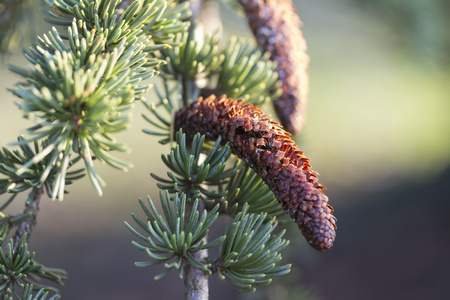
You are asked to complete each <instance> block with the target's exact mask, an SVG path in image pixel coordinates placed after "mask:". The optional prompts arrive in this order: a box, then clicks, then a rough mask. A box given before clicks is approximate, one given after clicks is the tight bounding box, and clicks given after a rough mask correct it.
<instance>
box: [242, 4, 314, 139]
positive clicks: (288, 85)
mask: <svg viewBox="0 0 450 300" xmlns="http://www.w3.org/2000/svg"><path fill="white" fill-rule="evenodd" d="M239 2H240V3H241V5H242V7H243V8H244V11H245V13H246V15H247V18H248V22H249V25H250V28H251V30H252V31H253V34H254V35H255V37H256V40H257V42H258V44H259V45H260V46H261V47H262V48H263V49H265V50H266V51H269V52H270V55H271V59H272V60H274V61H276V62H277V63H278V75H279V79H280V80H281V82H282V84H283V85H282V88H283V94H282V95H281V97H280V98H278V99H276V100H275V101H274V106H275V110H276V112H277V115H278V118H279V119H280V121H281V124H282V125H283V126H284V128H286V129H287V130H288V131H289V132H291V133H293V134H296V133H298V132H299V131H300V130H301V129H302V126H303V124H304V122H305V113H306V104H307V98H308V91H309V75H308V63H309V56H308V54H307V53H306V41H305V39H304V38H303V34H302V32H301V30H300V26H301V21H300V19H299V17H298V16H297V14H296V10H295V7H294V5H293V4H292V2H291V0H239Z"/></svg>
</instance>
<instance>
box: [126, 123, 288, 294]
mask: <svg viewBox="0 0 450 300" xmlns="http://www.w3.org/2000/svg"><path fill="white" fill-rule="evenodd" d="M205 146H206V147H205ZM203 152H205V153H203ZM230 156H231V155H230V148H229V146H228V145H224V146H223V145H221V139H220V138H219V139H218V140H217V141H216V142H215V143H214V144H210V145H208V144H206V143H205V136H204V135H200V134H197V135H195V136H194V138H193V140H192V143H191V144H188V142H187V140H186V136H185V134H183V133H182V131H181V130H180V131H179V132H177V134H176V144H175V146H174V147H172V149H171V151H170V154H168V155H163V156H162V159H163V161H164V162H165V164H166V165H167V167H168V168H169V169H170V171H169V172H168V177H169V179H164V178H161V177H159V176H157V175H154V174H152V176H153V177H154V178H155V179H156V180H158V181H159V183H158V187H159V188H160V189H164V191H161V194H160V197H161V207H162V210H163V214H159V213H158V211H157V209H156V206H155V205H154V204H153V202H152V201H151V199H150V198H149V199H148V204H149V206H150V209H148V208H147V207H146V205H145V204H144V202H143V201H142V200H139V202H140V205H141V208H142V210H143V211H144V213H145V215H146V216H147V222H144V221H142V220H141V219H139V218H138V217H137V216H136V215H135V214H132V217H133V219H134V221H135V222H136V223H137V225H138V226H139V227H140V228H141V229H142V230H144V231H145V235H144V234H141V233H139V232H138V231H137V230H135V229H134V228H133V227H132V226H131V225H130V224H128V223H126V226H127V227H128V229H129V230H130V231H131V232H132V233H133V234H134V235H135V236H137V237H138V238H139V239H140V242H139V243H138V242H133V245H134V246H135V247H136V248H138V249H139V250H142V251H145V253H146V254H147V255H148V256H150V257H151V260H149V261H143V262H137V263H136V265H137V266H140V267H144V266H154V265H157V264H164V268H165V270H164V271H163V272H162V273H160V274H159V275H157V276H156V277H155V279H160V278H161V277H163V276H164V275H165V274H167V273H168V272H169V271H170V270H172V269H177V270H178V274H179V277H180V278H182V277H183V275H184V273H183V272H184V271H183V270H184V269H183V268H182V266H183V265H184V264H186V263H189V264H191V265H192V266H194V267H195V268H197V269H199V270H202V271H203V272H205V273H206V274H212V273H216V272H217V273H218V275H219V277H220V278H222V279H227V281H228V282H230V283H231V284H232V285H233V286H234V287H236V288H237V289H239V290H241V291H244V292H253V291H254V290H255V286H258V285H264V284H268V283H270V282H271V280H272V278H273V277H275V276H279V275H283V274H286V273H288V272H289V268H290V265H283V266H279V264H278V263H279V261H280V259H281V254H280V253H279V251H280V250H282V249H283V248H284V247H285V246H286V245H287V244H288V241H287V240H284V239H282V236H283V234H284V231H282V232H281V233H280V234H278V235H273V234H272V232H273V231H274V229H275V227H276V224H277V221H276V216H277V215H279V214H281V213H284V211H283V210H280V209H279V208H277V207H275V202H277V200H276V199H275V198H274V196H273V194H272V193H271V192H270V190H268V188H267V186H265V185H264V183H262V181H261V178H259V177H258V176H257V175H256V174H255V173H254V172H253V171H251V170H249V168H248V166H247V165H246V164H245V163H243V162H237V163H235V166H234V167H232V168H228V169H227V168H226V165H227V161H228V160H229V158H230ZM200 161H201V163H200ZM175 174H176V175H175ZM211 185H213V186H216V189H213V190H211V189H210V188H207V187H208V186H211ZM170 194H172V195H173V196H172V197H171V196H170ZM200 202H203V203H204V204H205V208H206V209H204V210H203V211H201V210H200V209H199V203H200ZM189 203H191V204H192V211H191V212H190V217H189V219H188V220H186V219H187V217H186V219H185V210H186V205H187V204H189ZM277 205H278V207H279V204H278V203H277ZM265 210H267V211H268V212H269V213H270V214H271V215H272V217H271V219H269V218H268V217H267V215H268V214H267V213H265V212H264V211H265ZM258 212H259V213H258ZM219 213H223V214H229V215H231V216H232V217H234V222H233V223H232V224H231V226H230V227H229V228H228V230H227V232H226V235H224V236H221V237H218V238H216V239H215V240H213V241H211V242H209V243H205V241H204V238H205V237H206V234H207V232H208V231H209V228H210V227H211V226H212V225H213V223H214V221H215V220H216V218H217V217H218V215H219ZM199 215H201V217H200V218H199ZM163 217H164V218H165V220H166V221H164V219H163ZM220 244H222V245H221V247H222V250H221V255H220V257H219V258H218V259H217V260H215V261H211V262H202V261H199V260H196V259H195V258H194V256H193V255H192V254H193V253H194V252H197V251H200V250H202V249H208V248H211V247H214V246H219V245H220Z"/></svg>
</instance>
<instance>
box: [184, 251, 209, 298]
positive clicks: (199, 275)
mask: <svg viewBox="0 0 450 300" xmlns="http://www.w3.org/2000/svg"><path fill="white" fill-rule="evenodd" d="M192 256H194V258H195V259H196V260H198V261H201V262H205V261H206V260H207V258H208V250H206V249H204V250H200V251H198V252H196V253H194V254H193V255H192ZM184 285H185V292H184V296H185V299H186V300H208V297H209V287H208V275H207V274H205V273H204V272H203V271H200V270H198V269H196V268H194V267H193V266H192V265H191V264H189V263H187V264H186V265H185V267H184Z"/></svg>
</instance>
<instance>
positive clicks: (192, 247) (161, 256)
mask: <svg viewBox="0 0 450 300" xmlns="http://www.w3.org/2000/svg"><path fill="white" fill-rule="evenodd" d="M186 198H187V197H186V194H184V193H180V194H175V195H174V196H173V197H171V196H170V194H169V192H168V191H167V190H166V191H161V192H160V199H161V207H162V209H163V215H164V217H165V219H166V221H164V219H163V217H162V214H160V213H159V212H158V211H157V209H156V207H155V205H154V203H153V202H152V200H151V199H150V197H149V198H148V204H149V206H150V209H148V208H147V207H146V205H145V204H144V202H143V201H142V200H139V203H140V205H141V208H142V210H143V211H144V212H145V215H146V216H147V222H144V221H142V220H140V219H139V218H138V217H137V216H136V215H135V214H133V215H132V217H133V219H134V221H135V222H136V223H137V224H138V225H139V227H140V228H142V229H143V230H145V232H146V234H148V235H149V236H148V237H147V236H144V235H142V234H140V233H139V232H138V231H136V230H135V229H133V227H132V226H131V225H129V224H128V223H126V222H125V224H126V226H127V227H128V229H129V230H130V231H131V232H132V233H133V234H134V235H135V236H137V237H138V238H139V239H140V240H141V242H140V243H139V242H133V245H134V246H135V247H136V248H137V249H139V250H142V251H145V253H146V254H147V255H148V256H149V257H150V258H151V260H149V261H142V262H136V263H135V264H136V266H138V267H147V266H153V265H157V264H161V263H164V268H165V270H164V271H163V272H162V273H160V274H159V275H157V276H156V277H155V280H157V279H160V278H162V277H163V276H164V275H165V274H167V273H168V272H169V271H170V270H172V269H178V274H179V277H180V278H183V266H184V265H185V264H186V263H189V264H191V265H192V266H194V267H195V268H197V269H199V270H201V271H203V272H205V273H208V274H211V271H210V270H209V268H210V267H211V264H205V263H203V262H201V261H198V260H196V259H195V258H194V257H193V256H192V254H193V253H195V252H197V251H200V250H202V249H208V248H211V247H214V246H216V245H218V244H219V243H220V242H221V241H223V240H224V238H225V237H224V236H221V237H218V238H217V239H215V240H213V241H211V242H209V243H206V244H205V243H204V238H205V237H206V235H207V233H208V231H209V228H210V226H211V225H212V224H213V223H214V221H215V220H216V219H217V217H218V216H219V214H218V212H217V210H218V207H219V205H216V206H215V207H214V208H213V209H212V210H210V211H209V212H207V211H206V210H203V212H200V211H199V210H198V209H197V208H198V206H199V202H200V200H199V199H196V200H193V201H194V202H193V206H192V208H191V212H190V216H189V217H187V216H186V214H185V210H186ZM169 260H172V261H171V262H169Z"/></svg>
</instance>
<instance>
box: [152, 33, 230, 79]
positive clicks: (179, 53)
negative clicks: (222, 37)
mask: <svg viewBox="0 0 450 300" xmlns="http://www.w3.org/2000/svg"><path fill="white" fill-rule="evenodd" d="M178 40H179V44H180V46H178V47H174V48H170V49H164V50H161V56H162V58H163V59H164V60H165V61H167V64H166V65H163V66H161V67H160V70H161V72H163V73H164V74H166V75H170V76H171V77H172V78H173V79H177V78H178V76H182V78H183V79H184V80H188V79H198V78H200V77H206V76H211V75H212V74H215V73H216V72H217V70H218V68H219V67H220V66H221V64H222V62H223V61H224V58H225V57H224V55H223V53H220V50H219V46H218V43H219V38H218V35H217V34H215V35H211V36H209V35H208V36H206V37H205V39H204V41H203V43H202V44H200V43H199V42H198V41H196V40H195V27H191V28H190V29H189V31H188V33H184V34H182V35H180V36H179V37H178Z"/></svg>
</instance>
